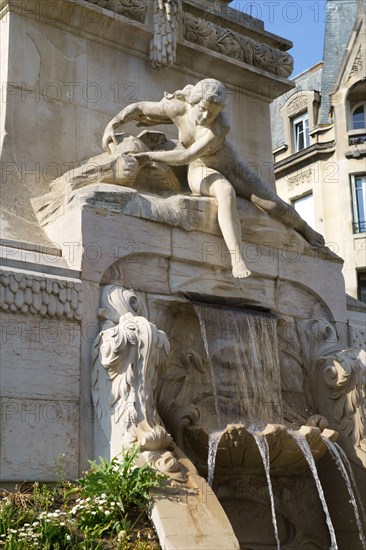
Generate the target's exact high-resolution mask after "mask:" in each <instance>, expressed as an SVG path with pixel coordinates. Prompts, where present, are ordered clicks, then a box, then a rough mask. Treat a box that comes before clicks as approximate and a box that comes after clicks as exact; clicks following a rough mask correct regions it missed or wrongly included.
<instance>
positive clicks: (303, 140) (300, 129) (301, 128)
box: [292, 112, 310, 153]
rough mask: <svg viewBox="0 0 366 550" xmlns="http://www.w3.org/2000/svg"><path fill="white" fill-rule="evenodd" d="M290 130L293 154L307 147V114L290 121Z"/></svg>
mask: <svg viewBox="0 0 366 550" xmlns="http://www.w3.org/2000/svg"><path fill="white" fill-rule="evenodd" d="M292 130H293V136H294V149H295V153H297V152H298V151H302V149H305V148H306V147H309V145H310V136H309V116H308V113H307V112H306V113H303V114H302V115H300V116H297V117H295V118H293V119H292Z"/></svg>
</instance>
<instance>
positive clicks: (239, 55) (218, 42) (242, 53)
mask: <svg viewBox="0 0 366 550" xmlns="http://www.w3.org/2000/svg"><path fill="white" fill-rule="evenodd" d="M183 21H184V38H185V39H186V40H188V41H190V42H193V43H194V44H198V45H200V46H203V47H205V48H207V49H209V50H212V51H215V52H218V53H221V54H223V55H227V56H228V57H232V58H234V59H238V60H239V61H242V62H244V63H248V64H249V65H254V66H255V67H258V68H260V69H264V70H266V71H269V72H271V73H275V74H277V75H279V76H282V77H284V78H287V77H288V76H290V74H291V73H292V70H293V58H292V57H291V56H290V55H289V54H288V53H286V52H283V51H280V50H277V49H275V48H272V47H271V46H268V45H267V44H260V43H258V42H256V41H255V40H253V39H252V38H248V37H246V36H243V35H241V34H239V33H236V32H234V31H231V30H229V29H225V28H224V27H220V26H219V25H216V24H215V23H212V22H211V21H206V20H205V19H201V18H199V17H196V16H195V15H192V14H190V13H185V14H184V15H183Z"/></svg>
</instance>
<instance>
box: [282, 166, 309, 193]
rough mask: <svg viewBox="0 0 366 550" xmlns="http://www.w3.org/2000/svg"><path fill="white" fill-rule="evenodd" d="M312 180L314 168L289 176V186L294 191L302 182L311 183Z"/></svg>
mask: <svg viewBox="0 0 366 550" xmlns="http://www.w3.org/2000/svg"><path fill="white" fill-rule="evenodd" d="M311 182H312V170H311V168H309V169H308V170H304V171H303V172H300V173H299V174H296V175H295V176H291V177H289V178H287V187H288V190H289V191H292V190H293V189H294V188H295V187H297V186H298V185H301V184H309V183H311Z"/></svg>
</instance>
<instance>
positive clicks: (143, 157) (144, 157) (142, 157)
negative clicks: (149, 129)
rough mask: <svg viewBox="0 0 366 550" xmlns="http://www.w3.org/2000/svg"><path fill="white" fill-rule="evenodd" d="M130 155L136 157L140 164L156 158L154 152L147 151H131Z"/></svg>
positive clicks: (142, 164)
mask: <svg viewBox="0 0 366 550" xmlns="http://www.w3.org/2000/svg"><path fill="white" fill-rule="evenodd" d="M129 156H130V157H133V158H135V159H136V160H137V161H138V163H139V165H140V166H144V164H146V163H148V162H150V161H152V160H154V158H153V153H152V152H151V153H150V152H147V153H129Z"/></svg>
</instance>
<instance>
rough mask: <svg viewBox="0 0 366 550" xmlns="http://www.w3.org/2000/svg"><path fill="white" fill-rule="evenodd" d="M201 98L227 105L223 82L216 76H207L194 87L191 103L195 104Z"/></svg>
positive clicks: (208, 101) (216, 103)
mask: <svg viewBox="0 0 366 550" xmlns="http://www.w3.org/2000/svg"><path fill="white" fill-rule="evenodd" d="M201 100H204V101H206V102H207V103H212V104H215V105H221V106H222V107H223V106H224V105H225V101H226V89H225V86H224V84H223V83H222V82H220V81H219V80H216V79H215V78H205V79H204V80H200V81H199V82H197V84H195V86H193V87H192V89H191V93H190V98H189V103H191V105H195V104H197V103H199V102H200V101H201Z"/></svg>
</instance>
